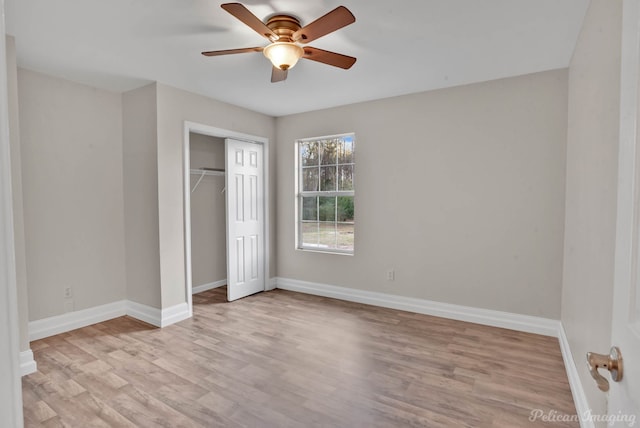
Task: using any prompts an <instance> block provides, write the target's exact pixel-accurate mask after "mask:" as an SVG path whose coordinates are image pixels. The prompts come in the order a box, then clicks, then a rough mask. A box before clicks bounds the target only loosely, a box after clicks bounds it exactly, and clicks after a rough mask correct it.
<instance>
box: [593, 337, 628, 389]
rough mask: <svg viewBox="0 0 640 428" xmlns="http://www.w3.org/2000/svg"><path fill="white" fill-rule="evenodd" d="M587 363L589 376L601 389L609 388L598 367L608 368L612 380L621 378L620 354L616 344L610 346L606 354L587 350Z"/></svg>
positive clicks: (618, 380)
mask: <svg viewBox="0 0 640 428" xmlns="http://www.w3.org/2000/svg"><path fill="white" fill-rule="evenodd" d="M587 365H588V366H589V373H591V377H592V378H593V379H594V380H595V381H596V383H597V384H598V388H600V390H601V391H608V390H609V381H608V380H607V379H605V378H604V376H602V375H601V374H600V372H599V371H598V369H599V368H605V369H607V370H609V373H610V374H611V380H613V381H614V382H620V381H621V380H622V354H621V353H620V349H619V348H618V347H617V346H612V347H611V351H609V354H608V355H605V354H596V353H595V352H587Z"/></svg>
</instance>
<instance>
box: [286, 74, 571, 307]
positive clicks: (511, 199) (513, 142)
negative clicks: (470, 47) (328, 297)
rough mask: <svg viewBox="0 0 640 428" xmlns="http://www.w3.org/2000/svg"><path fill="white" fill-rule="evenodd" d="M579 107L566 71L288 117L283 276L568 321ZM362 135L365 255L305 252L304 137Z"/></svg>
mask: <svg viewBox="0 0 640 428" xmlns="http://www.w3.org/2000/svg"><path fill="white" fill-rule="evenodd" d="M566 112H567V72H566V70H559V71H550V72H545V73H538V74H532V75H527V76H522V77H515V78H510V79H503V80H498V81H492V82H487V83H480V84H474V85H469V86H463V87H457V88H451V89H444V90H438V91H432V92H426V93H420V94H414V95H407V96H402V97H397V98H391V99H385V100H380V101H373V102H367V103H362V104H355V105H350V106H345V107H338V108H332V109H328V110H322V111H316V112H311V113H304V114H298V115H292V116H286V117H281V118H278V120H277V134H278V176H277V180H278V238H277V241H278V252H277V261H278V276H279V277H285V278H292V279H298V280H305V281H314V282H320V283H326V284H333V285H339V286H345V287H352V288H357V289H363V290H371V291H378V292H385V293H391V294H397V295H402V296H411V297H418V298H424V299H430V300H435V301H438V302H446V303H454V304H460V305H467V306H472V307H479V308H486V309H494V310H501V311H507V312H513V313H519V314H526V315H535V316H542V317H547V318H553V319H559V318H560V293H561V281H562V251H563V250H562V246H563V233H564V232H563V227H564V187H565V150H566V120H567V113H566ZM351 131H354V132H355V135H356V172H355V182H356V199H355V218H356V229H355V234H356V236H355V255H354V256H353V257H350V256H341V255H331V254H320V253H313V252H304V251H297V250H295V242H294V205H293V204H294V177H295V173H294V141H295V140H296V139H297V138H305V137H314V136H322V135H330V134H337V133H344V132H351ZM387 268H394V269H395V271H396V278H395V281H393V282H390V281H387V280H386V278H385V270H386V269H387Z"/></svg>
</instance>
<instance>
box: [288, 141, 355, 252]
mask: <svg viewBox="0 0 640 428" xmlns="http://www.w3.org/2000/svg"><path fill="white" fill-rule="evenodd" d="M354 140H355V138H354V134H344V135H334V136H330V137H318V138H308V139H304V140H298V142H297V146H296V149H297V160H298V162H297V171H296V172H297V177H298V178H297V187H296V188H297V209H296V211H297V217H296V219H297V234H296V237H297V247H298V248H299V249H303V250H315V251H327V252H332V253H344V254H353V248H354V227H355V222H354V209H353V200H354V195H355V188H354V180H353V173H354V169H355V158H354V143H355V141H354Z"/></svg>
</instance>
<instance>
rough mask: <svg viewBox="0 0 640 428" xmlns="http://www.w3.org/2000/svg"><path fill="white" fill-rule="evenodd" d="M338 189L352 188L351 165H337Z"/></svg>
mask: <svg viewBox="0 0 640 428" xmlns="http://www.w3.org/2000/svg"><path fill="white" fill-rule="evenodd" d="M337 168H338V190H353V165H338V167H337Z"/></svg>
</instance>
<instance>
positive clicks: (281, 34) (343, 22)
mask: <svg viewBox="0 0 640 428" xmlns="http://www.w3.org/2000/svg"><path fill="white" fill-rule="evenodd" d="M220 7H222V8H223V9H224V10H226V11H227V12H229V13H230V14H231V15H233V16H235V17H236V18H237V19H239V20H240V21H242V22H243V23H244V24H246V25H248V26H249V27H251V28H252V29H253V30H254V31H255V32H257V33H258V34H260V35H261V36H263V37H266V38H267V39H268V40H269V41H270V42H271V44H270V45H268V46H265V47H254V48H241V49H226V50H219V51H208V52H202V55H205V56H219V55H230V54H238V53H246V52H262V53H264V56H266V57H267V58H269V59H270V60H271V63H272V64H273V69H272V72H271V82H281V81H283V80H285V79H286V78H287V73H288V71H289V69H291V68H293V66H294V65H296V63H297V62H298V60H299V59H300V58H306V59H310V60H312V61H317V62H322V63H324V64H328V65H332V66H334V67H340V68H343V69H349V68H351V66H352V65H353V64H354V63H355V62H356V58H354V57H351V56H347V55H342V54H339V53H335V52H329V51H325V50H322V49H318V48H313V47H311V46H301V45H305V44H307V43H309V42H312V41H314V40H316V39H318V38H320V37H322V36H326V35H327V34H329V33H332V32H334V31H336V30H339V29H340V28H342V27H346V26H347V25H349V24H352V23H354V22H355V21H356V18H355V17H354V16H353V14H352V13H351V12H350V11H349V9H347V8H346V7H344V6H338V7H337V8H335V9H334V10H332V11H331V12H329V13H327V14H326V15H324V16H322V17H320V18H318V19H316V20H315V21H313V22H312V23H310V24H308V25H306V26H304V27H302V26H301V25H300V21H299V20H298V19H297V18H296V17H294V16H291V15H284V14H279V15H273V16H271V17H270V18H269V19H268V20H267V22H266V23H265V22H262V21H261V20H260V19H258V17H256V16H255V15H254V14H253V13H251V12H250V11H249V9H247V8H246V7H244V6H243V5H242V4H240V3H224V4H222V5H220Z"/></svg>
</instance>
